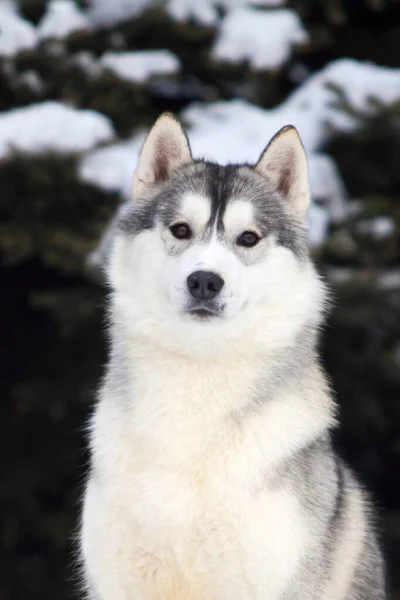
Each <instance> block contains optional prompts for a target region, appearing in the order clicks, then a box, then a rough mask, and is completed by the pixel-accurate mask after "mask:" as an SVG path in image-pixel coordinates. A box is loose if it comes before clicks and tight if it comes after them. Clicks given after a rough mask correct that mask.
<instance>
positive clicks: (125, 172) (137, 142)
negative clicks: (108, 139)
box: [79, 132, 145, 198]
mask: <svg viewBox="0 0 400 600" xmlns="http://www.w3.org/2000/svg"><path fill="white" fill-rule="evenodd" d="M144 139H145V133H144V132H141V133H138V134H136V135H135V136H134V137H133V138H132V139H130V140H128V141H126V142H121V143H119V144H113V145H112V146H107V147H106V148H100V149H99V150H94V151H93V152H90V153H89V154H87V155H86V156H85V157H83V158H82V160H81V162H80V165H79V176H80V178H81V179H82V180H83V181H85V182H87V183H92V184H94V185H97V186H98V187H100V188H102V189H104V190H106V191H107V192H119V193H120V194H121V195H122V196H123V197H124V198H131V196H132V181H133V172H134V170H135V169H136V165H137V162H138V158H139V152H140V150H141V147H142V144H143V142H144Z"/></svg>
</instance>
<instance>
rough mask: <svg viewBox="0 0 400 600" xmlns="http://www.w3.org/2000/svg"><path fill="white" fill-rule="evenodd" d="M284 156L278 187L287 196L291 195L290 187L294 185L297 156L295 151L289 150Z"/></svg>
mask: <svg viewBox="0 0 400 600" xmlns="http://www.w3.org/2000/svg"><path fill="white" fill-rule="evenodd" d="M282 158H283V159H284V161H285V162H284V164H282V165H281V166H280V168H279V183H278V189H279V191H280V192H282V194H283V195H284V196H285V197H287V196H289V193H290V189H291V187H292V185H293V175H294V173H293V171H294V165H295V156H294V153H293V152H287V153H286V154H285V156H284V157H282Z"/></svg>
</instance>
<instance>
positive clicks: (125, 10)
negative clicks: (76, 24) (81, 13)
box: [87, 0, 155, 27]
mask: <svg viewBox="0 0 400 600" xmlns="http://www.w3.org/2000/svg"><path fill="white" fill-rule="evenodd" d="M154 4H155V1H154V0H91V2H90V8H89V10H88V12H87V15H88V17H89V19H90V21H91V22H92V23H93V24H94V25H95V26H98V27H112V26H113V25H116V24H117V23H120V22H121V21H126V20H127V19H131V18H132V17H136V16H138V15H140V14H141V13H143V12H144V11H145V10H146V9H148V8H151V7H152V5H154Z"/></svg>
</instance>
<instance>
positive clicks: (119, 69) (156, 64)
mask: <svg viewBox="0 0 400 600" xmlns="http://www.w3.org/2000/svg"><path fill="white" fill-rule="evenodd" d="M99 62H100V64H101V65H102V66H103V67H105V68H107V69H109V70H110V71H112V72H113V73H115V75H118V77H121V79H125V80H126V81H132V82H136V83H144V82H146V81H147V80H148V79H149V78H150V77H151V76H152V75H173V74H174V73H177V72H179V70H180V68H181V64H180V61H179V59H178V58H177V57H176V56H175V55H174V54H172V52H170V51H169V50H140V51H137V52H106V53H105V54H104V55H103V56H102V57H101V59H100V61H99Z"/></svg>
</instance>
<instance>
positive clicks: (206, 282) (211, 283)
mask: <svg viewBox="0 0 400 600" xmlns="http://www.w3.org/2000/svg"><path fill="white" fill-rule="evenodd" d="M187 285H188V288H189V292H190V293H191V295H192V296H193V298H196V300H212V299H213V298H215V296H216V295H217V294H218V292H220V291H221V290H222V288H223V286H224V280H223V279H222V277H220V276H219V275H217V274H216V273H211V272H210V271H195V272H194V273H192V274H191V275H189V277H188V278H187Z"/></svg>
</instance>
